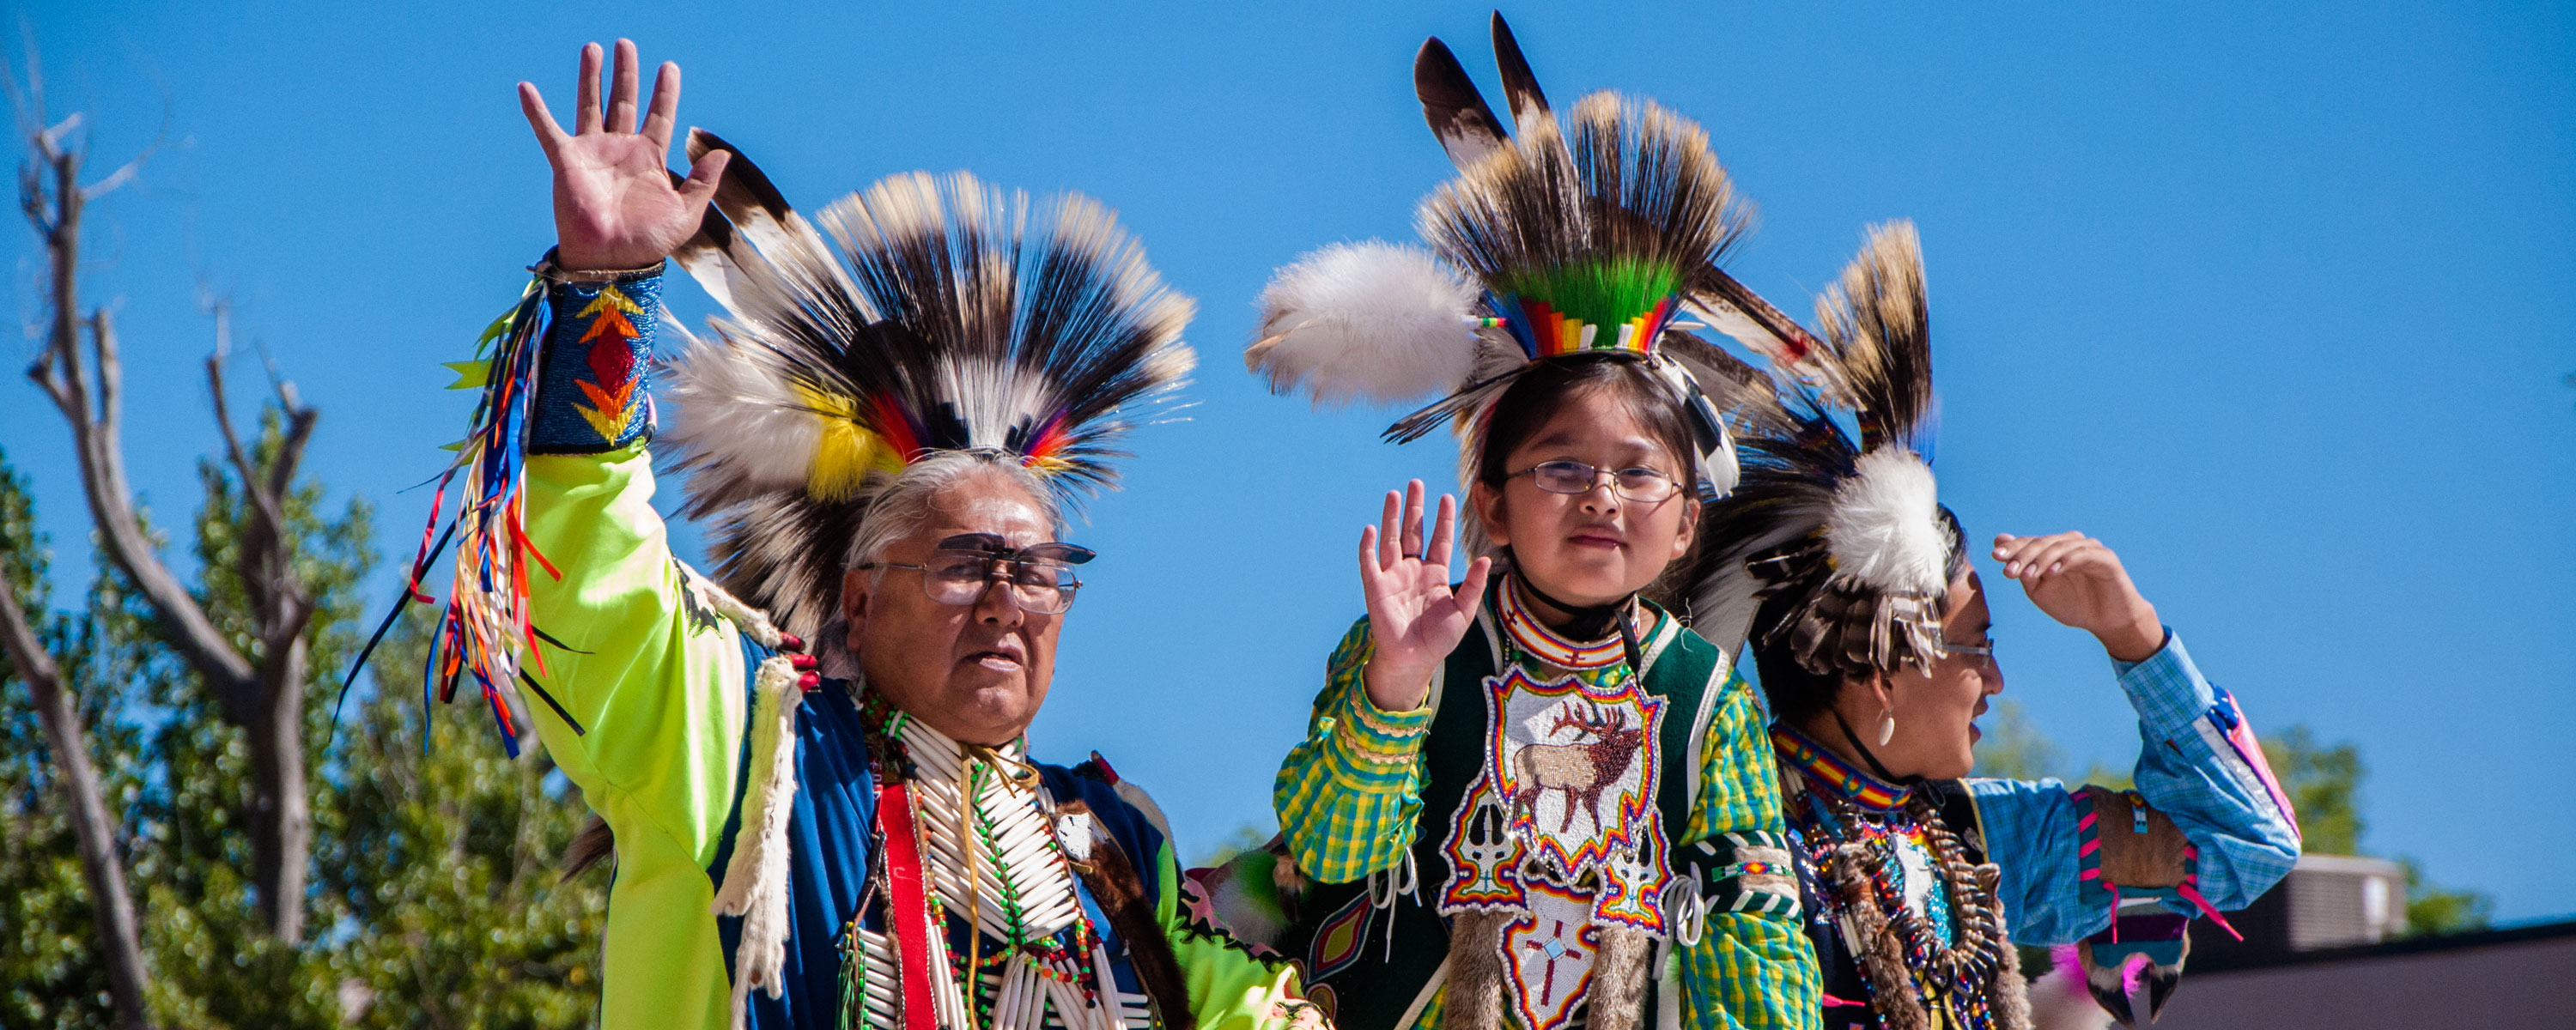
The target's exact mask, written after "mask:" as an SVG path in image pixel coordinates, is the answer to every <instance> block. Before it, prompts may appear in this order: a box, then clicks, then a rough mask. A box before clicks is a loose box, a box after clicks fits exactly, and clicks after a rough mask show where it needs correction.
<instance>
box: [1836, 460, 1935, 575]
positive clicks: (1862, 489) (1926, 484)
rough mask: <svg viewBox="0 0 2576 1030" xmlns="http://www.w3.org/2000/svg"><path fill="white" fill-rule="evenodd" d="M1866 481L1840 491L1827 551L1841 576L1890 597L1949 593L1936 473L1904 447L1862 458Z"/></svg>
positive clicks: (1850, 483) (1855, 478) (1854, 479)
mask: <svg viewBox="0 0 2576 1030" xmlns="http://www.w3.org/2000/svg"><path fill="white" fill-rule="evenodd" d="M1857 464H1858V466H1859V474H1858V475H1855V476H1853V477H1852V478H1850V479H1848V480H1845V481H1844V482H1843V484H1842V485H1841V486H1840V487H1837V488H1835V490H1834V507H1833V511H1832V512H1831V513H1830V514H1829V515H1827V516H1826V518H1825V546H1826V548H1827V549H1828V551H1829V553H1831V554H1832V555H1833V559H1834V571H1835V572H1836V573H1837V574H1839V575H1847V576H1851V577H1853V578H1856V579H1858V580H1860V581H1861V582H1862V583H1864V584H1867V585H1869V586H1870V587H1872V588H1874V589H1877V590H1881V591H1885V592H1888V593H1912V594H1938V593H1940V592H1942V591H1943V590H1945V589H1947V588H1948V587H1949V585H1950V584H1949V582H1948V580H1947V579H1946V578H1945V577H1943V576H1942V574H1941V573H1942V570H1943V569H1944V568H1945V567H1946V566H1947V565H1948V564H1949V562H1948V561H1947V560H1946V559H1947V554H1946V553H1945V552H1946V551H1947V550H1948V542H1947V540H1946V538H1945V536H1944V534H1943V533H1942V531H1941V522H1940V510H1939V509H1940V495H1939V492H1938V489H1937V488H1936V487H1935V486H1934V484H1933V481H1932V467H1931V466H1929V465H1925V464H1924V463H1923V459H1921V458H1919V457H1916V456H1915V455H1914V452H1912V451H1909V450H1906V449H1904V448H1902V447H1881V448H1879V449H1877V450H1874V451H1871V452H1869V453H1867V454H1864V455H1861V457H1860V461H1859V462H1858V463H1857Z"/></svg>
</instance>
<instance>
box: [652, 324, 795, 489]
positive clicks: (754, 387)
mask: <svg viewBox="0 0 2576 1030" xmlns="http://www.w3.org/2000/svg"><path fill="white" fill-rule="evenodd" d="M664 324H666V325H669V326H671V327H672V328H673V329H674V330H677V331H679V332H680V333H681V334H682V336H683V337H684V338H685V339H686V340H687V349H686V350H684V351H682V352H681V354H680V358H679V360H677V361H674V362H671V363H670V364H669V365H668V366H667V367H668V369H669V379H668V381H667V382H668V389H667V396H669V397H670V399H671V402H672V405H671V406H672V418H671V426H670V429H669V430H668V431H667V432H666V433H665V434H664V436H665V439H666V440H668V441H669V442H670V443H671V444H673V445H674V446H676V447H677V448H678V449H679V451H680V452H681V453H684V454H686V455H688V456H689V458H690V463H691V464H693V465H694V464H698V463H700V462H708V463H712V465H713V467H716V468H721V469H724V470H726V471H727V472H730V473H733V474H735V475H738V476H739V477H740V479H741V482H739V483H737V484H729V485H731V486H735V487H737V488H744V489H754V490H780V489H788V488H791V487H802V486H804V485H805V480H806V477H807V475H808V474H809V473H811V472H812V470H813V467H814V448H815V446H816V443H817V440H818V437H819V434H820V433H821V420H820V419H819V418H817V417H816V416H815V415H814V413H813V412H811V411H808V410H806V408H805V405H804V402H803V401H802V400H800V399H799V398H797V397H796V396H795V392H794V391H793V390H791V389H790V388H789V387H788V385H787V380H786V377H785V376H784V374H783V373H782V372H781V371H780V370H779V369H777V368H775V367H772V366H773V365H774V362H769V361H764V360H762V358H763V357H765V355H764V354H763V353H762V352H761V350H760V348H759V346H758V345H757V344H753V343H750V342H749V341H737V340H734V339H730V338H726V337H724V336H720V337H719V338H717V339H715V340H712V341H710V340H705V339H701V338H699V337H696V336H694V335H690V334H688V333H687V331H686V330H683V329H680V327H679V323H678V322H677V321H666V322H665V323H664ZM719 328H721V327H719Z"/></svg>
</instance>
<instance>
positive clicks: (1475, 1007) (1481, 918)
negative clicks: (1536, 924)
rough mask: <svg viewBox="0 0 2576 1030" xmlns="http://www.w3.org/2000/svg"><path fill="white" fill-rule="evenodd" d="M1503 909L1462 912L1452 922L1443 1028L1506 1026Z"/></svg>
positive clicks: (1472, 1029) (1479, 1029)
mask: <svg viewBox="0 0 2576 1030" xmlns="http://www.w3.org/2000/svg"><path fill="white" fill-rule="evenodd" d="M1511 921H1512V917H1511V916H1510V915H1508V914H1506V913H1501V912H1461V913H1459V914H1458V915H1457V916H1456V917H1454V918H1452V919H1451V920H1450V922H1449V982H1448V983H1447V984H1445V985H1443V986H1442V988H1441V991H1440V1030H1500V1028H1501V1026H1502V1025H1503V989H1504V988H1503V982H1504V968H1503V927H1504V926H1506V925H1508V924H1510V923H1511Z"/></svg>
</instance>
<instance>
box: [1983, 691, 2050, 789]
mask: <svg viewBox="0 0 2576 1030" xmlns="http://www.w3.org/2000/svg"><path fill="white" fill-rule="evenodd" d="M1980 728H1981V729H1983V730H1985V734H1986V735H1985V736H1984V737H1983V738H1981V739H1979V740H1978V741H1977V768H1976V772H1975V775H1978V776H1992V777H1996V778H1998V779H2006V780H2044V779H2047V778H2049V777H2051V776H2057V775H2060V773H2059V772H2058V768H2059V761H2060V756H2059V754H2058V750H2057V745H2056V744H2055V743H2054V742H2052V741H2050V740H2049V739H2048V734H2046V733H2043V732H2041V731H2040V728H2039V724H2038V723H2037V722H2035V721H2033V720H2032V719H2031V717H2030V712H2029V711H2027V710H2025V709H2024V708H2022V706H2021V703H2020V702H2018V701H2006V700H1998V701H1996V702H1995V705H1994V708H1993V710H1992V711H1991V712H1989V713H1988V714H1987V717H1986V718H1985V719H1984V720H1983V721H1982V722H1981V723H1980Z"/></svg>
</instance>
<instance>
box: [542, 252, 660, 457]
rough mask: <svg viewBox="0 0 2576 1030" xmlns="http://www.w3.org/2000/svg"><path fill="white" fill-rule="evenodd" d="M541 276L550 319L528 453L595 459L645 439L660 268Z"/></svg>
mask: <svg viewBox="0 0 2576 1030" xmlns="http://www.w3.org/2000/svg"><path fill="white" fill-rule="evenodd" d="M549 271H550V272H551V270H549ZM548 278H549V279H551V280H553V281H552V282H551V283H550V284H549V285H548V286H547V289H546V302H547V304H548V305H549V306H550V307H551V309H552V310H551V311H550V312H549V313H550V314H551V315H552V316H553V318H552V324H551V326H550V327H549V328H548V330H547V332H546V344H545V352H544V360H543V363H542V364H541V366H540V371H539V383H538V386H537V398H536V400H537V404H536V411H535V413H534V415H535V417H534V419H533V420H532V421H533V424H532V425H531V426H530V427H529V439H528V451H529V452H530V453H533V454H596V453H599V452H601V451H611V450H616V449H617V448H620V447H624V446H627V445H629V444H632V443H634V442H636V441H637V440H640V439H644V438H646V437H648V436H650V435H651V434H652V431H653V402H652V398H651V397H650V395H649V391H648V386H647V384H648V381H649V378H650V371H651V369H652V365H653V327H654V324H655V322H657V321H658V320H659V319H660V317H661V312H662V301H661V297H662V269H661V268H660V267H659V266H656V267H653V268H648V269H642V270H638V271H632V272H619V273H611V274H607V277H606V278H601V277H599V275H594V274H580V275H568V274H564V273H551V274H549V275H548Z"/></svg>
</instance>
